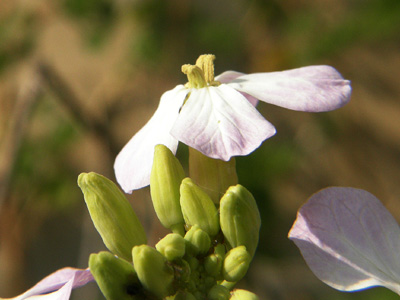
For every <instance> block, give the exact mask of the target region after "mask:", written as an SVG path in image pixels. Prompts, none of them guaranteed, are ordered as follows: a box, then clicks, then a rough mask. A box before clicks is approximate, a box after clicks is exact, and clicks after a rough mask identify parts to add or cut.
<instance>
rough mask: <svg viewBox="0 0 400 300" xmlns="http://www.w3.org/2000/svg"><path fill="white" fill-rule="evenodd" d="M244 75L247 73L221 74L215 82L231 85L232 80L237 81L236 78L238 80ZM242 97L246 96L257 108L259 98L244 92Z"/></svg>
mask: <svg viewBox="0 0 400 300" xmlns="http://www.w3.org/2000/svg"><path fill="white" fill-rule="evenodd" d="M243 75H246V74H245V73H241V72H236V71H225V72H223V73H222V74H220V75H218V76H217V77H215V80H216V81H219V82H221V83H229V82H231V81H232V80H234V79H236V78H238V77H240V76H243ZM242 95H243V96H245V97H246V99H247V100H249V102H250V103H251V104H252V105H253V106H254V107H256V106H257V104H258V99H257V98H254V97H253V96H250V95H249V94H246V93H243V92H242Z"/></svg>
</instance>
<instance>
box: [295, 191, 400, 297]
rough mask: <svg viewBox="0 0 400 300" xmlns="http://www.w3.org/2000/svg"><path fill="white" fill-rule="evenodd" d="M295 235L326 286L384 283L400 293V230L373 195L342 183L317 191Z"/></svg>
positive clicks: (352, 287) (357, 286)
mask: <svg viewBox="0 0 400 300" xmlns="http://www.w3.org/2000/svg"><path fill="white" fill-rule="evenodd" d="M289 238H290V239H291V240H293V241H294V242H295V243H296V245H297V246H298V247H299V248H300V251H301V253H302V255H303V257H304V259H305V261H306V262H307V264H308V266H309V267H310V268H311V270H312V271H313V272H314V273H315V275H316V276H317V277H318V278H319V279H321V280H322V281H324V282H325V283H326V284H328V285H330V286H332V287H334V288H336V289H338V290H343V291H354V290H359V289H363V288H368V287H372V286H377V285H380V286H385V287H386V288H389V289H391V290H393V291H394V292H396V293H398V294H400V251H399V249H400V228H399V225H398V224H397V223H396V220H395V219H394V218H393V216H392V215H391V214H390V213H389V212H388V211H387V210H386V208H385V207H384V206H383V205H382V203H381V202H380V201H379V200H378V199H377V198H376V197H375V196H373V195H372V194H370V193H368V192H366V191H363V190H359V189H354V188H337V187H333V188H327V189H324V190H322V191H320V192H318V193H316V194H314V195H313V196H312V197H311V198H310V199H309V200H308V202H307V203H306V204H305V205H304V206H303V207H301V209H300V210H299V212H298V215H297V219H296V222H295V223H294V225H293V227H292V229H291V231H290V232H289Z"/></svg>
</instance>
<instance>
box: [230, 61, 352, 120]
mask: <svg viewBox="0 0 400 300" xmlns="http://www.w3.org/2000/svg"><path fill="white" fill-rule="evenodd" d="M228 84H229V85H230V86H231V87H233V88H234V89H236V90H238V91H240V92H244V93H247V94H249V95H251V96H253V97H255V98H257V99H259V100H261V101H264V102H267V103H271V104H274V105H278V106H282V107H285V108H289V109H293V110H299V111H308V112H322V111H329V110H334V109H337V108H339V107H342V106H343V105H345V104H346V103H347V102H348V101H349V100H350V94H351V87H350V81H348V80H344V79H343V78H342V76H341V75H340V73H339V72H338V71H336V70H335V69H334V68H332V67H330V66H309V67H303V68H298V69H293V70H288V71H281V72H272V73H254V74H249V75H243V76H239V77H237V78H236V79H234V80H232V81H231V82H229V83H228Z"/></svg>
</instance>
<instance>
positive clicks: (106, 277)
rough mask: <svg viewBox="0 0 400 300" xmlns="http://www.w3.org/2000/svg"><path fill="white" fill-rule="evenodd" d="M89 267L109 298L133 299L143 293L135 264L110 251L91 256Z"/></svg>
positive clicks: (118, 299)
mask: <svg viewBox="0 0 400 300" xmlns="http://www.w3.org/2000/svg"><path fill="white" fill-rule="evenodd" d="M89 269H90V272H91V273H92V275H93V277H94V279H95V280H96V282H97V285H98V286H99V288H100V290H101V292H102V293H103V295H104V296H105V297H106V299H107V300H133V299H141V298H136V297H135V296H137V297H139V296H140V295H142V286H141V284H140V282H139V279H138V278H137V275H136V272H135V270H134V268H133V266H132V265H131V264H130V263H128V262H127V261H126V260H123V259H120V258H117V257H115V256H114V255H113V254H111V253H110V252H106V251H103V252H99V253H98V254H91V255H90V257H89Z"/></svg>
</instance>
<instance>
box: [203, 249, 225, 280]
mask: <svg viewBox="0 0 400 300" xmlns="http://www.w3.org/2000/svg"><path fill="white" fill-rule="evenodd" d="M222 262H223V258H222V257H221V256H220V255H218V254H215V253H212V254H210V255H209V256H207V257H206V258H205V260H204V269H205V270H206V272H207V274H208V275H210V276H213V277H217V276H218V275H219V274H220V273H221V268H222Z"/></svg>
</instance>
